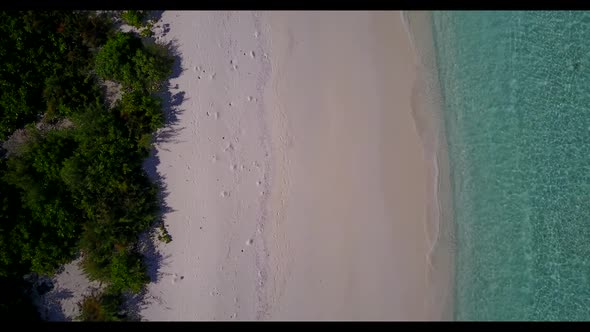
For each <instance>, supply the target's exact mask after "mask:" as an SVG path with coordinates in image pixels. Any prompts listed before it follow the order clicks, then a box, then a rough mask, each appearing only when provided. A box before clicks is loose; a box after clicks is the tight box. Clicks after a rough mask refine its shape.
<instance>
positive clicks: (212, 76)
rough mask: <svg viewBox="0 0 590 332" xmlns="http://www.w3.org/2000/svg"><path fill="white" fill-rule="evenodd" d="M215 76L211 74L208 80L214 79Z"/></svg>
mask: <svg viewBox="0 0 590 332" xmlns="http://www.w3.org/2000/svg"><path fill="white" fill-rule="evenodd" d="M215 76H217V74H216V73H213V74H211V75H209V79H210V80H214V79H215Z"/></svg>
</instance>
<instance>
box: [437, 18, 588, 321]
mask: <svg viewBox="0 0 590 332" xmlns="http://www.w3.org/2000/svg"><path fill="white" fill-rule="evenodd" d="M433 27H434V30H433V31H434V37H435V43H436V49H437V65H438V70H439V78H440V83H441V89H442V93H443V99H444V100H443V102H444V107H443V115H444V118H445V129H446V136H447V140H448V145H449V156H450V160H451V177H452V187H453V200H454V213H455V227H456V230H455V236H456V241H457V253H456V276H455V278H456V279H455V318H456V319H459V320H589V319H590V12H435V13H434V14H433Z"/></svg>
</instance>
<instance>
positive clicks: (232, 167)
mask: <svg viewBox="0 0 590 332" xmlns="http://www.w3.org/2000/svg"><path fill="white" fill-rule="evenodd" d="M237 168H238V165H236V164H233V165H231V166H230V169H231V170H232V171H235V170H236V169H237Z"/></svg>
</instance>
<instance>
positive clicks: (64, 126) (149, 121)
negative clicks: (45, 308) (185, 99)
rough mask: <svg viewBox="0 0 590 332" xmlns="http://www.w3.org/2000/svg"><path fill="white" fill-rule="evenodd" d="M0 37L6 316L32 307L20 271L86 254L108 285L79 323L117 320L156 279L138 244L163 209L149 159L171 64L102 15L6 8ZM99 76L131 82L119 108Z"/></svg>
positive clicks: (1, 304)
mask: <svg viewBox="0 0 590 332" xmlns="http://www.w3.org/2000/svg"><path fill="white" fill-rule="evenodd" d="M130 12H132V11H128V12H126V13H127V14H124V15H126V18H124V19H125V20H129V21H130V22H141V19H142V15H144V14H145V13H137V12H135V13H130ZM136 19H138V20H139V21H135V20H136ZM0 34H2V35H3V36H5V37H4V38H2V40H0V61H1V62H2V64H3V66H1V67H0V143H4V146H5V147H6V149H2V148H0V284H7V285H8V284H11V285H16V286H15V287H12V288H11V292H10V293H9V294H10V296H3V297H2V299H0V310H1V311H2V312H1V314H2V317H24V315H25V313H26V312H29V311H28V310H27V309H26V308H29V307H30V306H29V305H28V304H26V303H25V302H27V301H26V296H25V295H24V294H25V292H24V290H26V285H24V284H22V283H21V282H20V281H21V280H22V276H24V275H25V274H27V273H30V272H35V273H38V274H42V275H52V274H53V273H55V271H56V269H57V268H58V267H59V266H61V265H63V264H64V263H67V262H70V261H71V260H72V259H73V258H75V257H76V255H77V254H78V253H80V252H81V253H82V254H83V260H82V268H83V270H84V271H85V273H86V274H87V275H88V277H89V278H91V279H93V280H100V281H102V282H104V283H106V284H107V285H108V289H109V292H108V294H107V293H104V294H94V295H93V296H91V297H88V298H86V299H85V300H84V301H83V303H82V304H81V306H82V309H83V314H82V316H81V318H82V319H84V320H117V319H118V318H117V316H116V315H115V311H114V309H113V308H115V307H116V308H119V307H120V305H121V302H117V301H120V299H121V294H122V293H123V292H134V293H137V292H139V291H140V290H141V289H142V287H143V286H144V285H145V283H146V282H147V281H148V278H147V274H146V268H145V266H144V264H143V262H142V259H141V255H140V254H139V253H138V251H137V250H136V247H137V245H136V244H137V240H138V235H139V234H140V233H142V232H144V231H147V230H148V229H149V228H150V227H151V226H152V225H154V223H155V222H156V221H157V219H158V209H159V207H158V203H157V187H156V186H155V185H154V184H153V183H152V182H151V181H150V180H149V179H148V177H147V175H146V173H145V172H144V170H143V169H142V163H143V160H144V159H145V158H146V157H147V156H148V153H149V150H150V148H151V142H152V135H153V133H154V132H155V131H156V130H157V129H158V128H159V127H161V126H162V125H163V123H164V119H163V114H162V101H161V100H160V99H159V98H158V97H156V96H155V95H154V93H155V92H157V91H158V89H160V88H161V87H162V83H163V81H164V80H166V79H167V77H168V76H169V75H170V73H171V70H172V69H171V68H172V64H173V59H172V58H171V57H170V56H169V53H168V50H167V49H166V48H165V47H163V46H160V45H155V44H146V42H143V41H142V40H141V39H140V38H139V37H137V36H134V35H133V34H130V33H121V32H115V31H113V28H112V22H111V20H110V18H109V17H108V16H107V15H104V14H103V15H96V14H93V13H89V12H77V11H76V12H53V11H52V12H44V11H35V12H17V11H13V12H0ZM98 78H100V79H106V80H113V81H115V82H117V83H119V84H121V85H122V86H123V87H124V93H123V96H122V98H121V99H120V100H119V101H118V102H117V103H115V105H114V106H113V107H112V108H109V107H107V106H105V105H106V103H105V97H104V96H103V93H102V92H101V91H102V90H101V87H100V85H99V84H98V82H99V80H98ZM3 141H4V142H3ZM165 236H166V237H165V238H163V241H168V240H169V239H170V236H169V235H168V234H167V232H166V233H165ZM117 299H118V300H117ZM115 304H116V305H115ZM115 318H117V319H115Z"/></svg>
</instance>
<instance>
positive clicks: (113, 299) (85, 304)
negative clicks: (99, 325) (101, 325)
mask: <svg viewBox="0 0 590 332" xmlns="http://www.w3.org/2000/svg"><path fill="white" fill-rule="evenodd" d="M122 304H123V297H122V296H121V294H120V293H117V292H113V291H112V290H109V289H107V290H106V291H105V292H104V293H98V292H94V293H92V294H90V295H88V296H85V297H84V298H83V299H82V301H81V302H80V303H78V307H79V308H80V315H79V316H78V319H79V320H81V321H91V322H97V321H102V322H117V321H122V320H125V317H124V316H122V315H119V311H120V309H121V306H122Z"/></svg>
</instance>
